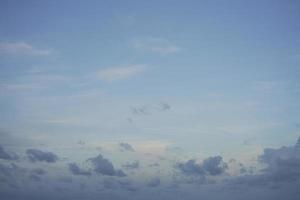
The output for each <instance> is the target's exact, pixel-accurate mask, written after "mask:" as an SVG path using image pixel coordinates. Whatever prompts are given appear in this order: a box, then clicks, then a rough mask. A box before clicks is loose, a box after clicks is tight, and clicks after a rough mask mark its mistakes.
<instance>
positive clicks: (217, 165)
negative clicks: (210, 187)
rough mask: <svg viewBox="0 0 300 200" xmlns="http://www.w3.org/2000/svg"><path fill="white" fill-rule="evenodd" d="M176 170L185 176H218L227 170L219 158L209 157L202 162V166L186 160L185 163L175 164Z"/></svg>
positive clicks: (194, 161)
mask: <svg viewBox="0 0 300 200" xmlns="http://www.w3.org/2000/svg"><path fill="white" fill-rule="evenodd" d="M175 167H176V168H177V169H179V170H180V171H181V172H183V173H184V174H186V175H212V176H215V175H220V174H222V173H223V172H224V171H225V170H226V169H227V168H228V166H227V163H225V162H223V159H222V157H221V156H214V157H209V158H207V159H205V160H203V163H202V164H198V163H196V160H194V159H192V160H188V161H187V162H183V163H177V164H176V165H175Z"/></svg>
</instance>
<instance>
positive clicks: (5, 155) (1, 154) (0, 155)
mask: <svg viewBox="0 0 300 200" xmlns="http://www.w3.org/2000/svg"><path fill="white" fill-rule="evenodd" d="M18 158H19V157H18V156H17V155H16V154H15V153H9V152H7V151H5V150H4V148H3V147H2V146H0V159H3V160H17V159H18Z"/></svg>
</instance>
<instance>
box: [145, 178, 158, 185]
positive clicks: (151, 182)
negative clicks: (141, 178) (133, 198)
mask: <svg viewBox="0 0 300 200" xmlns="http://www.w3.org/2000/svg"><path fill="white" fill-rule="evenodd" d="M159 185H160V178H158V177H154V178H152V179H151V180H150V181H149V182H148V183H147V186H148V187H157V186H159Z"/></svg>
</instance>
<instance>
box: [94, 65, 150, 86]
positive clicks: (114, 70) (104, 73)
mask: <svg viewBox="0 0 300 200" xmlns="http://www.w3.org/2000/svg"><path fill="white" fill-rule="evenodd" d="M146 69H147V68H146V66H145V65H129V66H125V67H109V68H106V69H102V70H100V71H98V72H97V77H98V79H100V80H103V81H108V82H112V81H118V80H125V79H129V78H131V77H134V76H136V75H138V74H141V73H142V72H144V71H145V70H146Z"/></svg>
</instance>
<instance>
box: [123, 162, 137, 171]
mask: <svg viewBox="0 0 300 200" xmlns="http://www.w3.org/2000/svg"><path fill="white" fill-rule="evenodd" d="M122 167H123V168H125V169H138V168H139V167H140V162H139V161H138V160H136V161H134V162H131V163H130V162H127V163H126V164H124V165H122Z"/></svg>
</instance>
